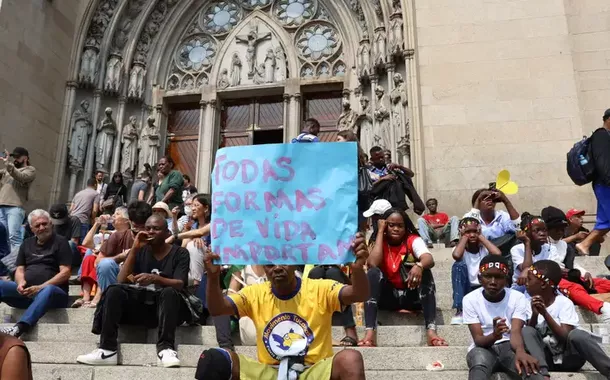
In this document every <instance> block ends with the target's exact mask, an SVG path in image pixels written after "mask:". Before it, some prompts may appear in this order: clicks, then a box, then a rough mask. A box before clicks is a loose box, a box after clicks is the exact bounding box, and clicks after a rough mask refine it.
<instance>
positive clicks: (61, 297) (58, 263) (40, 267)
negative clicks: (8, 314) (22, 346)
mask: <svg viewBox="0 0 610 380" xmlns="http://www.w3.org/2000/svg"><path fill="white" fill-rule="evenodd" d="M28 223H29V225H30V227H31V228H32V232H34V235H35V236H33V237H30V238H27V239H26V240H25V241H24V242H23V243H22V244H21V247H19V253H18V255H17V261H16V262H15V264H16V265H17V270H16V271H15V282H12V281H0V302H4V303H6V304H7V305H9V306H12V307H15V308H18V309H26V311H25V313H23V315H22V316H21V319H20V320H19V322H17V324H16V325H15V326H13V327H9V328H4V329H1V330H0V332H3V333H5V334H9V335H12V336H14V337H19V336H21V335H22V334H23V333H24V332H27V331H29V330H30V329H31V328H32V327H33V326H34V325H35V324H36V322H38V320H39V319H40V318H42V316H43V315H45V313H46V312H47V311H48V310H50V309H60V308H65V307H67V306H68V300H69V297H68V280H69V279H70V271H71V269H72V266H71V265H72V249H71V248H70V244H69V243H68V240H67V239H66V238H64V237H63V236H59V235H57V234H56V233H54V232H53V225H52V224H51V216H50V215H49V213H48V212H46V211H45V210H34V211H32V212H31V213H30V215H28Z"/></svg>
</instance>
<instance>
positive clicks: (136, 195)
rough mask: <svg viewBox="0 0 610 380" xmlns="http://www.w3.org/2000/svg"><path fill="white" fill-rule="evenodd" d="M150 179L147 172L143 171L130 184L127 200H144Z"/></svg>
mask: <svg viewBox="0 0 610 380" xmlns="http://www.w3.org/2000/svg"><path fill="white" fill-rule="evenodd" d="M151 182H152V179H151V178H150V174H149V173H148V172H143V173H141V174H140V177H139V178H138V179H136V180H135V182H134V183H133V185H131V193H130V194H129V202H130V203H131V202H133V201H145V200H146V196H147V195H148V192H149V190H150V184H151Z"/></svg>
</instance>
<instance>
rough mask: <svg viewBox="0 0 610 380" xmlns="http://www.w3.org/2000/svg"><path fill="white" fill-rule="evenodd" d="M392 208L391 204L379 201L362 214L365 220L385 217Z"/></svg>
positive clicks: (382, 200)
mask: <svg viewBox="0 0 610 380" xmlns="http://www.w3.org/2000/svg"><path fill="white" fill-rule="evenodd" d="M391 208H392V205H391V204H390V202H388V201H386V200H385V199H377V200H376V201H375V202H373V204H372V205H371V207H369V209H368V210H366V211H365V212H363V213H362V216H364V217H365V218H370V217H371V216H373V215H383V214H384V213H385V212H386V211H388V210H389V209H391Z"/></svg>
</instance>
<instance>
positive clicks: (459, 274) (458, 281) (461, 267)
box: [451, 259, 478, 311]
mask: <svg viewBox="0 0 610 380" xmlns="http://www.w3.org/2000/svg"><path fill="white" fill-rule="evenodd" d="M451 285H452V287H453V308H454V309H456V310H457V311H462V300H463V299H464V296H466V294H468V293H470V292H472V291H473V290H475V289H476V288H478V286H472V285H471V284H470V280H469V279H468V266H467V265H466V262H465V261H464V260H463V259H462V261H456V262H454V263H453V265H452V266H451Z"/></svg>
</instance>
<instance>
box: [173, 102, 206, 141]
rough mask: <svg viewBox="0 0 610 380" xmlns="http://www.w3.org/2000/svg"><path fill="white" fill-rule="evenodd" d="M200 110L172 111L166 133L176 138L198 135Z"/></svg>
mask: <svg viewBox="0 0 610 380" xmlns="http://www.w3.org/2000/svg"><path fill="white" fill-rule="evenodd" d="M200 116H201V115H200V110H199V108H197V109H188V110H172V111H170V115H169V119H168V125H167V131H168V132H169V133H173V134H174V135H176V136H184V135H187V136H188V135H198V134H199V117H200Z"/></svg>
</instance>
